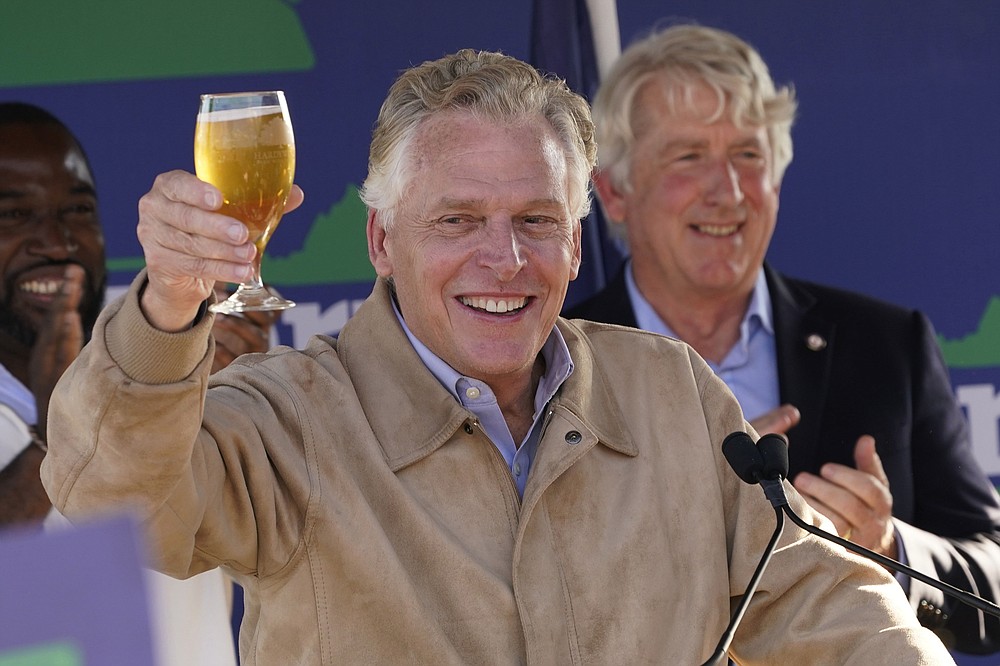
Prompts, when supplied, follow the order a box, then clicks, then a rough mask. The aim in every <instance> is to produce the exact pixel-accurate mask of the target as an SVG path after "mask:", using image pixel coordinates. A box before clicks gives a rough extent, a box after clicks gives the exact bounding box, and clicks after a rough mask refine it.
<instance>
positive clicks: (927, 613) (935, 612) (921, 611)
mask: <svg viewBox="0 0 1000 666" xmlns="http://www.w3.org/2000/svg"><path fill="white" fill-rule="evenodd" d="M917 620H919V621H920V624H922V625H924V626H925V627H927V628H928V629H940V628H941V627H943V626H944V624H945V623H946V622H947V621H948V614H947V613H945V612H944V611H942V610H941V609H940V608H938V607H937V606H935V605H934V604H932V603H929V602H928V601H927V600H926V599H922V600H921V601H920V606H919V607H918V608H917Z"/></svg>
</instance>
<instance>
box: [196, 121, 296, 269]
mask: <svg viewBox="0 0 1000 666" xmlns="http://www.w3.org/2000/svg"><path fill="white" fill-rule="evenodd" d="M286 118H287V116H286V115H284V114H283V113H282V109H281V108H280V107H263V108H251V109H232V110H223V111H211V112H207V113H201V114H199V115H198V121H197V125H196V126H195V141H194V164H195V171H196V172H197V174H198V177H199V178H201V179H202V180H204V181H207V182H209V183H211V184H212V185H215V186H216V187H217V188H219V190H220V191H221V192H222V197H223V200H224V203H223V206H222V208H221V210H220V211H219V212H221V213H223V214H225V215H229V216H231V217H234V218H236V219H238V220H240V221H241V222H243V223H244V224H245V225H247V228H248V229H249V230H250V239H251V241H253V243H254V244H255V245H256V246H257V251H258V254H259V255H260V254H263V252H264V248H265V247H266V246H267V241H268V240H269V239H270V237H271V234H273V233H274V230H275V228H276V227H277V226H278V222H279V221H280V220H281V215H282V213H283V211H284V209H285V203H286V202H287V200H288V193H289V191H290V190H291V188H292V180H293V178H294V176H295V141H294V138H293V136H292V128H291V125H289V124H288V122H287V120H286Z"/></svg>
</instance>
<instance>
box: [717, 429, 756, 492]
mask: <svg viewBox="0 0 1000 666" xmlns="http://www.w3.org/2000/svg"><path fill="white" fill-rule="evenodd" d="M722 454H723V455H724V456H726V461H727V462H728V463H729V466H730V467H732V468H733V471H734V472H736V475H737V476H738V477H740V478H741V479H743V480H744V481H745V482H747V483H750V484H754V483H760V480H761V478H763V477H762V476H761V475H762V474H763V472H764V458H763V457H762V456H761V454H760V451H758V450H757V447H756V446H755V445H754V443H753V439H751V438H750V435H748V434H746V433H745V432H743V431H742V430H737V431H736V432H733V433H730V434H729V435H728V436H727V437H726V439H725V440H723V442H722Z"/></svg>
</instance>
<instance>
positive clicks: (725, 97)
mask: <svg viewBox="0 0 1000 666" xmlns="http://www.w3.org/2000/svg"><path fill="white" fill-rule="evenodd" d="M749 96H750V93H749V92H748V91H732V90H728V89H726V88H724V87H723V86H721V85H719V84H718V83H713V82H710V81H707V80H705V79H703V78H699V77H697V76H694V75H688V76H685V75H683V74H681V75H678V74H671V75H669V76H667V75H664V74H662V73H658V74H657V73H654V74H651V75H649V76H648V77H647V78H646V80H645V81H644V82H643V84H642V85H641V86H640V88H639V91H638V93H637V97H638V98H639V99H638V100H637V101H638V102H639V103H638V104H636V105H635V108H637V109H642V108H644V107H645V106H647V104H646V103H649V102H653V103H654V104H655V105H657V106H659V107H660V108H661V109H663V110H664V111H665V112H667V113H669V114H670V115H671V116H674V117H676V118H683V119H685V120H700V121H702V122H704V123H705V124H706V125H711V124H712V123H715V122H718V121H720V120H728V121H730V122H732V123H733V124H734V125H736V126H737V127H743V126H747V125H757V124H759V123H757V122H755V121H754V120H755V119H754V118H752V117H751V116H750V114H749V113H748V111H749V109H750V108H752V107H753V103H752V101H751V100H749V99H747V98H748V97H749ZM644 102H645V103H644Z"/></svg>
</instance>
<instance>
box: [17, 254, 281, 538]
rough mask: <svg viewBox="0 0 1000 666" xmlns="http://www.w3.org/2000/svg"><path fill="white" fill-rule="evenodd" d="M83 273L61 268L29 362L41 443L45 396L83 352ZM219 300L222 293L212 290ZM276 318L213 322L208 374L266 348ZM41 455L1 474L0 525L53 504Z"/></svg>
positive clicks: (25, 457) (30, 452)
mask: <svg viewBox="0 0 1000 666" xmlns="http://www.w3.org/2000/svg"><path fill="white" fill-rule="evenodd" d="M83 279H84V272H83V269H82V268H81V267H79V266H77V265H75V264H74V265H70V266H67V267H66V282H65V284H64V285H63V289H62V291H61V293H60V294H59V295H58V296H57V297H56V298H55V299H54V300H53V302H52V307H51V308H50V310H49V313H48V316H47V318H46V323H45V326H44V327H43V328H42V330H41V331H39V334H38V338H37V341H36V342H35V346H34V347H33V348H32V350H31V355H30V359H29V364H28V368H29V375H30V388H31V391H32V393H33V394H34V396H35V403H36V407H37V410H38V427H37V429H36V430H37V432H38V435H39V437H40V438H41V439H42V441H45V423H46V417H47V415H48V408H49V398H50V396H51V395H52V390H53V389H54V388H55V385H56V382H57V381H58V380H59V378H60V377H61V376H62V374H63V372H65V371H66V368H68V367H69V365H70V363H72V362H73V360H74V359H76V357H77V356H78V355H79V354H80V350H81V349H82V348H83V340H84V336H83V326H82V323H81V320H80V313H79V311H78V306H79V302H80V295H81V294H82V286H83ZM217 292H218V295H219V297H220V298H225V297H226V296H227V294H226V293H225V291H224V290H223V289H218V290H217ZM276 318H277V313H274V312H250V313H245V314H244V315H242V316H223V315H219V316H217V317H216V318H215V324H214V326H213V329H212V333H213V335H214V336H215V341H216V346H215V358H214V360H213V362H212V372H216V371H218V370H219V369H221V368H224V367H225V366H227V365H229V364H230V363H231V362H232V361H233V360H234V359H235V358H236V357H237V356H239V355H240V354H245V353H248V352H263V351H267V349H268V348H269V347H270V333H271V327H272V326H273V324H274V322H275V320H276ZM44 457H45V453H44V452H43V451H42V450H41V449H40V448H38V447H37V446H29V447H28V448H26V449H25V450H24V451H23V452H22V453H21V454H20V455H19V456H18V457H17V458H15V459H14V460H13V461H11V463H10V464H9V465H8V466H7V467H5V468H4V469H3V470H0V526H6V525H13V524H17V523H32V522H39V521H41V520H43V519H44V518H45V515H46V514H47V513H48V512H49V509H50V508H51V507H52V504H51V503H50V501H49V498H48V495H46V493H45V490H44V488H43V487H42V483H41V478H40V472H39V470H40V466H41V463H42V459H43V458H44Z"/></svg>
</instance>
